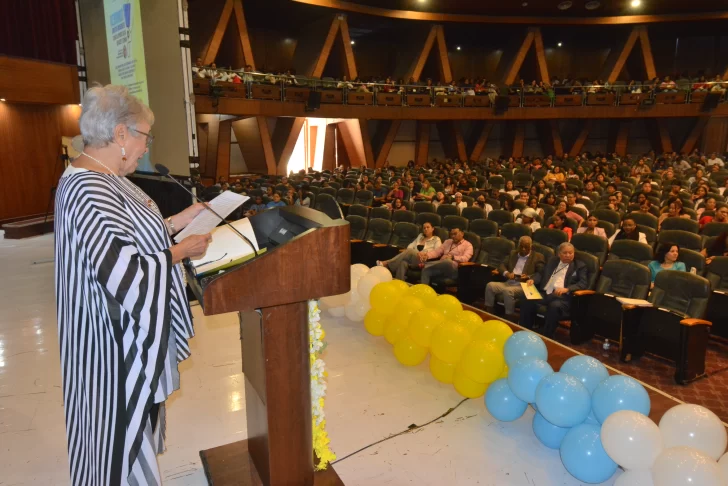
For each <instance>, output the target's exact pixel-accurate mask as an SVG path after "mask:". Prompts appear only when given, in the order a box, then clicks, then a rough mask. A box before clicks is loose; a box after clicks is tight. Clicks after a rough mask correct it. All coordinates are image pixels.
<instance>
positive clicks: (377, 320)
mask: <svg viewBox="0 0 728 486" xmlns="http://www.w3.org/2000/svg"><path fill="white" fill-rule="evenodd" d="M388 320H389V316H388V315H387V314H385V313H383V312H382V311H378V310H376V309H369V312H367V315H366V316H364V328H365V329H366V330H367V332H369V334H371V335H372V336H381V335H383V334H384V329H385V328H386V327H387V322H388Z"/></svg>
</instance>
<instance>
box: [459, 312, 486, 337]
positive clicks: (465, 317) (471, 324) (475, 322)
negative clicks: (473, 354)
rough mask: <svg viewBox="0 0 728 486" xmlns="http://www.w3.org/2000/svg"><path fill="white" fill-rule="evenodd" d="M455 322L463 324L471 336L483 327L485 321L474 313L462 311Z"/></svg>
mask: <svg viewBox="0 0 728 486" xmlns="http://www.w3.org/2000/svg"><path fill="white" fill-rule="evenodd" d="M455 322H457V323H459V324H462V325H463V326H465V328H466V329H467V330H468V332H469V333H470V334H471V335H474V334H475V332H476V331H477V330H478V329H480V327H481V326H482V325H483V319H481V318H480V316H479V315H478V314H476V313H475V312H473V311H466V310H464V311H460V312H458V313H457V314H456V315H455Z"/></svg>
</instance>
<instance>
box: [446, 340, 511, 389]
mask: <svg viewBox="0 0 728 486" xmlns="http://www.w3.org/2000/svg"><path fill="white" fill-rule="evenodd" d="M505 364H506V360H505V358H504V357H503V352H502V351H501V350H500V349H498V348H496V346H495V344H494V343H491V342H488V341H473V342H471V343H470V344H468V346H467V347H466V348H465V350H464V351H463V356H462V358H461V359H460V364H459V365H458V366H459V367H460V369H461V370H462V372H463V373H465V375H466V376H467V377H468V378H470V379H471V380H473V381H475V382H477V383H493V382H494V381H495V380H497V379H498V377H499V376H500V374H501V373H502V372H503V367H504V366H505Z"/></svg>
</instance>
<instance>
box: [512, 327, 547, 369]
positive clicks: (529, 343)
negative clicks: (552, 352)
mask: <svg viewBox="0 0 728 486" xmlns="http://www.w3.org/2000/svg"><path fill="white" fill-rule="evenodd" d="M503 355H504V356H505V358H506V363H507V364H508V367H509V368H510V367H511V366H513V365H515V364H516V362H517V361H518V360H519V359H521V358H538V359H542V360H544V361H546V359H547V358H548V356H549V353H548V351H547V350H546V344H545V343H544V342H543V339H541V338H540V337H539V336H538V334H536V333H535V332H531V331H518V332H516V333H514V334H513V335H511V337H509V338H508V339H507V340H506V344H505V346H504V347H503Z"/></svg>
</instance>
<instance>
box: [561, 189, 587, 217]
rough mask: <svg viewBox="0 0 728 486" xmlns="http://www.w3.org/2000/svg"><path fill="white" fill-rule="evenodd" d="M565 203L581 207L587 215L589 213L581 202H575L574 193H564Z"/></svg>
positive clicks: (573, 206)
mask: <svg viewBox="0 0 728 486" xmlns="http://www.w3.org/2000/svg"><path fill="white" fill-rule="evenodd" d="M566 205H567V206H568V207H570V208H581V209H583V210H584V211H586V214H587V216H588V215H589V210H588V209H587V208H586V206H584V205H583V204H581V203H578V202H576V195H575V194H574V193H571V192H570V193H568V194H567V195H566Z"/></svg>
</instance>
